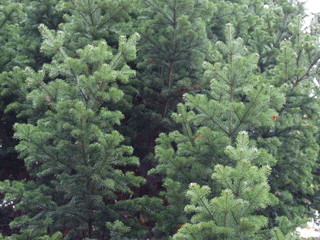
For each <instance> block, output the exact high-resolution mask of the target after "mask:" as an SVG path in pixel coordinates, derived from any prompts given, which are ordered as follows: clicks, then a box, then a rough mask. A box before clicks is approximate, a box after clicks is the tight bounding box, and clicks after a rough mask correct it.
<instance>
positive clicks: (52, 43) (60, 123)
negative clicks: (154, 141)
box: [6, 25, 143, 239]
mask: <svg viewBox="0 0 320 240" xmlns="http://www.w3.org/2000/svg"><path fill="white" fill-rule="evenodd" d="M40 30H41V32H42V35H43V38H44V42H43V45H42V48H41V49H42V51H43V52H44V53H45V54H46V55H48V56H52V57H53V60H52V62H51V63H50V64H45V65H44V67H43V69H41V70H40V71H38V72H35V71H33V70H31V69H30V68H29V69H26V74H27V76H28V78H27V84H28V86H29V89H31V91H30V92H29V93H28V96H27V98H28V99H29V100H30V101H31V102H32V103H33V106H34V109H41V110H43V111H44V115H43V116H42V117H41V118H40V119H39V120H38V121H37V122H36V123H35V124H16V126H15V128H16V133H15V137H16V138H17V139H19V141H20V143H19V145H18V146H17V150H18V151H19V152H20V157H23V158H24V160H25V164H26V167H27V170H28V172H29V174H31V175H32V176H33V177H34V179H35V180H34V181H32V182H29V183H27V184H23V185H22V186H20V189H21V188H22V190H21V191H20V192H22V193H23V196H21V197H20V198H19V202H18V204H17V208H18V209H19V210H23V211H26V212H27V214H26V215H23V216H21V217H19V218H17V219H16V220H15V221H14V222H13V223H12V226H15V227H19V228H22V229H23V228H24V226H25V227H28V226H30V225H40V226H43V227H42V228H39V229H46V228H48V227H50V228H51V229H52V230H50V232H51V231H56V230H55V229H57V230H63V229H65V228H70V230H69V232H68V234H67V235H66V239H70V238H74V237H76V236H77V234H79V233H81V232H83V231H84V229H85V228H88V229H87V233H86V235H87V236H88V237H92V236H93V235H92V234H93V231H94V230H93V225H96V224H97V226H96V227H98V226H101V227H102V228H103V225H101V223H99V221H101V219H100V218H103V219H105V221H106V220H108V219H109V218H110V217H111V218H110V220H114V219H116V216H114V210H113V207H112V205H113V204H112V202H113V203H114V201H115V200H117V198H118V196H117V194H118V193H128V194H132V191H131V189H130V188H131V187H132V186H134V187H138V186H139V185H140V183H142V182H143V179H141V178H139V177H135V176H134V175H133V173H132V172H129V171H123V170H121V169H120V168H119V167H121V166H127V165H137V164H138V160H137V159H136V158H135V157H131V156H130V155H131V154H132V148H131V147H129V146H125V145H122V144H121V142H122V141H123V137H122V136H121V134H120V133H119V132H117V131H115V130H114V129H113V127H114V125H117V124H120V120H121V118H122V117H123V115H122V114H121V112H119V111H112V110H109V109H108V102H117V101H119V100H120V99H121V98H122V96H123V93H122V91H121V90H120V89H118V87H117V83H118V82H125V81H128V79H129V78H130V77H132V76H133V75H134V71H132V70H131V69H130V68H129V67H128V66H127V65H126V64H125V61H124V59H133V58H134V57H135V44H136V41H137V40H138V35H133V36H131V37H130V38H129V39H128V40H127V39H125V38H124V37H121V38H120V41H119V51H118V54H116V55H113V54H112V52H111V51H110V50H109V48H108V46H107V44H106V43H105V42H104V41H100V42H99V43H97V44H96V45H87V46H86V47H85V48H83V49H79V50H77V55H78V56H79V57H77V58H72V57H69V56H68V55H67V53H66V52H65V50H64V42H63V40H64V34H63V32H57V33H55V32H53V31H50V30H48V29H47V28H46V27H45V26H43V25H42V26H40ZM46 77H49V78H51V79H52V80H51V81H49V82H46V81H45V78H46ZM62 79H63V80H62ZM30 187H31V189H30ZM9 191H10V190H9ZM31 195H32V196H33V198H31V197H30V196H31ZM28 196H29V197H28ZM6 197H9V196H8V195H7V196H6ZM14 199H15V200H18V196H15V197H14ZM28 199H29V200H30V201H32V202H33V204H32V205H30V204H27V203H28ZM48 202H51V204H49V206H47V205H46V204H48ZM39 205H41V206H42V207H41V208H39V207H38V206H39ZM62 216H64V217H62ZM53 223H54V224H53ZM84 224H85V225H86V227H85V228H84ZM40 226H39V227H40ZM100 230H101V229H100ZM86 235H85V236H86Z"/></svg>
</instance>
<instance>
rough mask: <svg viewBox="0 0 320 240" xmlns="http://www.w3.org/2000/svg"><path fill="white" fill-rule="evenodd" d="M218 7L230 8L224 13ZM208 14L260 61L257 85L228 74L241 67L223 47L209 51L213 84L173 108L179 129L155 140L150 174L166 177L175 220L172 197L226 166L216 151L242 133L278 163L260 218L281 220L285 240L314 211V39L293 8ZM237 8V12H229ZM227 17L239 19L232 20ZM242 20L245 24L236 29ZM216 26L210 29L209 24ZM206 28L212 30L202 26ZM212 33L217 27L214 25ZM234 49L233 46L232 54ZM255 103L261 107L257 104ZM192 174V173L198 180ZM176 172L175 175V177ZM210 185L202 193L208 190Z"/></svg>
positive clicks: (243, 5)
mask: <svg viewBox="0 0 320 240" xmlns="http://www.w3.org/2000/svg"><path fill="white" fill-rule="evenodd" d="M224 5H230V6H232V8H231V7H230V8H223V7H222V6H224ZM215 6H216V9H221V15H220V13H218V11H217V12H216V15H215V16H214V17H213V18H212V19H220V20H221V21H222V20H223V21H224V22H228V21H229V16H231V18H230V20H231V22H233V23H234V25H235V31H234V35H235V36H238V37H241V39H242V41H243V42H244V43H245V44H246V48H247V50H248V51H249V52H251V53H253V52H257V53H259V55H257V56H256V57H253V56H252V59H254V58H256V59H255V60H254V62H255V63H256V67H255V68H254V69H253V68H251V69H252V70H253V72H255V74H254V75H255V76H258V79H257V80H253V79H252V77H255V76H254V75H247V76H246V74H247V73H248V70H249V69H250V66H249V65H247V66H246V67H234V68H233V70H232V69H231V68H230V66H236V64H239V65H242V66H244V65H243V63H241V61H238V60H236V61H235V62H234V63H232V64H230V63H231V62H230V60H229V62H228V59H232V58H233V54H228V48H226V49H223V48H225V47H224V46H222V50H223V51H222V53H223V52H224V53H223V54H222V55H221V51H216V50H215V49H213V52H212V55H214V56H215V58H214V60H213V63H215V64H214V67H212V65H211V64H207V63H206V64H205V68H206V69H208V71H207V73H206V75H207V77H208V76H209V77H210V79H212V83H211V85H212V87H211V90H210V91H208V92H206V91H203V93H204V94H195V95H194V96H192V95H186V97H185V101H186V103H185V104H184V105H181V106H179V107H178V113H177V114H175V115H174V119H175V121H176V122H178V123H180V124H181V125H182V126H183V128H184V129H183V130H182V131H179V132H173V133H170V134H169V137H165V136H164V135H163V136H162V137H160V139H159V147H158V152H157V155H158V158H159V163H160V165H158V166H157V169H158V170H157V171H156V172H162V173H165V175H166V180H165V185H166V188H167V189H166V196H167V198H168V200H169V203H170V204H171V205H170V206H169V208H168V209H170V208H172V209H170V210H169V211H168V212H172V213H173V212H174V211H178V209H180V210H179V211H180V212H181V210H182V207H181V206H182V205H183V204H182V201H184V197H183V194H180V195H178V194H179V193H180V192H183V191H185V189H186V186H187V183H188V182H197V183H199V182H200V181H202V180H203V179H204V178H207V179H208V176H209V175H211V169H213V166H214V165H215V164H217V163H220V161H222V162H225V161H228V159H225V155H224V153H223V152H222V151H221V149H223V148H224V147H225V146H227V145H228V144H230V143H232V141H233V139H234V137H235V136H236V135H237V133H238V131H241V130H246V131H248V132H249V134H250V136H251V139H253V140H255V141H256V143H257V147H259V148H261V149H265V151H267V152H269V153H271V154H272V155H273V156H274V157H275V158H276V159H277V163H276V164H275V165H274V166H273V169H272V172H271V177H270V178H271V179H272V181H271V184H270V185H271V191H272V192H273V193H274V194H275V195H276V196H277V197H279V199H280V200H281V201H280V202H279V204H278V205H277V206H273V207H268V209H267V210H266V211H265V214H266V215H268V217H269V219H270V221H269V224H270V225H278V224H279V225H282V224H281V222H282V221H285V222H287V220H285V218H284V217H281V216H285V217H288V218H289V219H290V221H289V222H290V223H289V224H288V226H290V227H287V228H286V229H285V230H284V229H283V230H284V232H285V233H287V232H288V231H292V230H294V227H295V226H296V225H297V224H299V223H300V222H301V220H302V219H304V220H305V218H304V217H305V216H311V215H312V211H310V208H314V209H318V206H319V204H318V197H317V195H318V193H317V191H316V189H317V188H318V187H317V186H318V181H319V179H318V167H317V161H318V149H319V142H317V132H318V127H317V123H318V119H319V115H318V112H319V102H318V101H319V100H318V98H317V97H316V96H317V94H318V89H319V87H318V86H317V84H316V83H315V81H314V80H315V78H317V76H318V73H319V67H318V66H319V65H318V60H319V50H318V48H317V46H318V43H317V41H316V38H315V37H313V36H311V35H310V34H309V33H306V32H304V31H303V30H302V24H301V19H302V17H303V6H302V5H301V4H299V3H297V5H295V4H293V3H292V2H289V1H277V2H271V1H270V2H269V1H253V2H252V4H249V5H248V3H247V2H242V1H237V2H235V1H230V2H224V1H223V2H221V5H219V3H216V5H215ZM237 6H239V7H240V8H239V9H243V11H236V12H235V10H236V8H237ZM222 9H225V11H224V12H223V11H222ZM232 9H233V10H232ZM229 10H230V11H229ZM233 13H234V14H235V13H237V14H238V15H236V17H234V16H233ZM247 13H248V14H247ZM246 18H248V21H243V19H246ZM250 19H251V20H252V19H256V20H254V21H251V20H250ZM249 20H250V21H249ZM244 22H246V23H244ZM215 23H216V21H212V23H211V24H215ZM240 23H241V24H240ZM207 26H209V27H210V26H213V25H210V23H209V24H208V25H207ZM218 26H219V27H221V25H220V24H218ZM212 29H213V30H214V31H213V33H212V34H215V35H216V36H214V35H212V34H211V35H210V34H209V36H210V37H211V38H212V39H213V40H215V39H223V40H226V41H228V34H226V35H224V37H221V36H220V34H219V31H220V30H219V29H216V28H212ZM250 29H251V30H250ZM208 32H209V33H210V31H208ZM217 46H218V47H219V46H221V44H220V43H218V44H217ZM237 46H238V45H237V44H233V48H234V49H236V48H238V47H237ZM238 49H239V48H238ZM240 49H241V48H240ZM229 52H230V51H229ZM240 53H241V51H240ZM242 54H243V53H242ZM227 55H230V56H229V57H226V56H227ZM226 60H227V63H228V65H227V67H226V65H225V61H226ZM219 65H221V67H219ZM251 66H253V65H251ZM250 76H251V77H250ZM242 77H244V79H246V80H245V81H244V83H245V84H243V85H242V86H239V89H240V91H239V90H237V89H235V88H234V87H232V82H235V81H233V79H236V80H237V79H241V78H242ZM240 82H241V81H240ZM235 86H237V85H235ZM233 91H234V96H233V97H232V92H233ZM241 91H242V92H241ZM259 91H261V92H260V93H259V94H257V95H254V92H255V93H258V92H259ZM250 92H251V93H250ZM251 94H252V95H251ZM254 96H257V98H254ZM260 98H261V99H264V100H261V101H260V100H259V99H260ZM226 99H227V101H226ZM250 103H251V104H252V103H253V104H252V107H249V106H250ZM283 103H285V104H283ZM264 104H265V105H264ZM248 107H249V108H248ZM260 107H261V109H259V108H260ZM245 109H246V110H245ZM268 109H269V110H268ZM243 113H247V114H244V115H242V114H243ZM212 132H213V133H212ZM209 136H210V137H209ZM209 139H210V141H209ZM171 143H172V145H171ZM182 146H183V147H182ZM160 150H161V152H160ZM208 159H210V160H209V161H208ZM302 159H303V160H302ZM163 163H164V164H163ZM210 163H211V167H209V168H208V166H210ZM270 165H272V164H270ZM199 166H200V167H199ZM169 168H171V169H169ZM173 169H178V171H176V170H173ZM195 169H199V170H198V172H197V171H196V170H195ZM200 169H201V170H200ZM203 169H205V171H203ZM206 171H208V172H209V173H208V174H207V173H206ZM179 172H181V174H177V173H179ZM196 172H197V173H196ZM190 176H192V177H191V178H190ZM302 176H303V177H302ZM188 179H189V180H188ZM195 179H196V180H195ZM172 180H173V181H172ZM203 181H204V182H203V183H200V184H201V185H208V184H206V183H205V182H210V181H211V180H210V179H209V180H203ZM182 183H183V184H182ZM211 184H214V182H212V183H211ZM211 184H209V186H210V187H211V188H212V189H215V188H214V187H212V185H211ZM169 185H171V186H170V187H169ZM178 196H179V197H178ZM176 214H178V213H177V212H176ZM178 215H180V214H178ZM180 216H183V214H181V215H180Z"/></svg>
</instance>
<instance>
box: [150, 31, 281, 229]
mask: <svg viewBox="0 0 320 240" xmlns="http://www.w3.org/2000/svg"><path fill="white" fill-rule="evenodd" d="M226 38H227V42H226V43H222V42H218V43H217V45H218V47H219V49H220V56H221V59H222V60H221V63H217V64H215V65H212V64H210V63H205V67H206V68H207V71H206V72H205V76H206V77H207V78H208V79H212V80H211V88H210V90H209V91H207V92H206V93H205V94H200V93H199V94H195V95H192V94H186V95H185V98H184V99H185V104H180V105H178V112H177V113H176V114H173V118H174V120H175V121H176V122H177V123H179V124H181V125H182V127H183V128H182V131H181V132H178V131H174V132H171V133H169V134H168V135H166V134H162V135H160V137H159V139H158V140H157V141H158V146H157V147H156V156H157V158H158V160H159V164H158V166H157V167H156V168H155V169H154V170H151V172H150V173H156V172H160V173H163V174H164V176H165V181H164V185H165V187H166V193H165V196H166V198H167V199H168V201H169V203H170V206H169V208H168V211H169V212H170V213H175V214H177V215H178V216H179V217H178V216H176V219H177V220H178V221H179V222H180V221H182V223H183V222H184V221H185V219H184V218H183V217H182V216H184V214H182V211H183V206H184V205H185V199H184V197H183V196H184V192H185V191H186V189H187V186H188V185H189V183H190V182H196V183H198V184H200V185H208V186H210V187H211V188H212V189H214V190H215V191H219V187H217V186H215V185H216V183H215V181H213V180H212V179H211V175H212V169H213V168H214V166H215V165H216V164H218V163H224V164H226V163H228V162H229V158H228V157H227V156H226V154H225V152H224V151H223V149H224V148H225V147H226V146H227V145H230V144H232V142H233V141H234V140H235V137H236V135H237V134H238V133H239V131H242V130H246V129H247V130H251V131H252V132H253V131H254V129H256V128H257V127H260V126H266V127H267V126H270V127H271V126H273V125H274V123H273V121H272V116H274V115H275V114H276V111H275V109H276V108H279V107H281V106H282V104H283V101H284V97H283V95H282V94H281V92H280V91H279V89H276V88H275V87H272V88H268V87H267V80H266V79H265V78H264V76H263V75H262V74H260V73H259V72H258V71H256V69H257V57H258V56H257V55H256V54H248V53H247V51H246V48H245V47H244V46H243V43H242V41H241V40H240V39H234V38H233V28H232V26H231V25H228V26H227V30H226ZM263 152H264V153H263V154H262V155H261V159H260V160H259V161H260V163H259V164H264V165H265V164H268V165H270V166H272V165H273V164H274V163H275V160H274V159H273V158H269V157H267V156H268V154H267V152H266V151H264V150H263ZM173 209H175V210H173ZM184 217H185V216H184Z"/></svg>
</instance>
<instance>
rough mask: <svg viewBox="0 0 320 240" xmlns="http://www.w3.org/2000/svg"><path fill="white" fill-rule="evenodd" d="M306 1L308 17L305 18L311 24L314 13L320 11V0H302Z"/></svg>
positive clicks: (302, 0) (307, 23)
mask: <svg viewBox="0 0 320 240" xmlns="http://www.w3.org/2000/svg"><path fill="white" fill-rule="evenodd" d="M301 2H303V3H305V8H306V13H307V14H308V17H306V18H305V24H306V25H307V26H309V25H310V21H311V19H312V17H313V14H315V13H320V0H301Z"/></svg>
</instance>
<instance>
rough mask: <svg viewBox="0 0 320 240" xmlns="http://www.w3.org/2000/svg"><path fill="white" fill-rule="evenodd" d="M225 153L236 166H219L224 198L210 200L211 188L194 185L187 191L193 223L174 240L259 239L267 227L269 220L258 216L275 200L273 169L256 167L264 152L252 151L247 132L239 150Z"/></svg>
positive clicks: (216, 176) (217, 171)
mask: <svg viewBox="0 0 320 240" xmlns="http://www.w3.org/2000/svg"><path fill="white" fill-rule="evenodd" d="M225 152H226V154H227V155H228V157H229V158H230V159H231V160H232V162H234V163H236V164H235V165H236V166H235V167H229V166H223V165H216V166H215V169H214V173H213V174H212V178H213V179H214V180H216V181H217V182H218V184H220V185H221V186H222V189H223V190H222V192H221V194H220V196H219V197H215V198H213V199H211V200H209V199H208V197H209V196H210V193H211V190H210V188H209V187H208V186H202V187H200V186H199V185H198V184H196V183H191V184H190V186H189V190H188V191H187V196H188V198H189V199H190V203H191V204H189V205H187V206H186V207H185V211H186V212H187V213H192V215H193V216H192V218H191V223H186V224H184V225H183V226H182V228H181V229H179V231H178V233H177V234H175V235H174V237H173V239H256V237H255V236H256V235H257V236H258V235H259V230H261V229H262V228H264V227H266V226H267V221H268V219H267V218H266V217H264V216H262V215H257V214H255V213H256V212H257V210H261V209H264V208H266V206H268V205H270V203H272V202H274V200H275V197H274V196H272V194H270V193H269V190H270V187H269V185H268V179H267V177H268V175H269V174H270V171H271V168H270V167H269V166H262V167H260V168H258V167H256V166H254V164H253V162H254V160H257V159H259V156H260V154H261V152H260V151H259V150H258V149H256V148H250V146H249V138H248V134H247V133H246V132H241V133H239V135H238V137H237V147H236V148H234V147H231V146H228V147H227V148H226V149H225ZM270 158H272V157H271V156H270Z"/></svg>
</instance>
